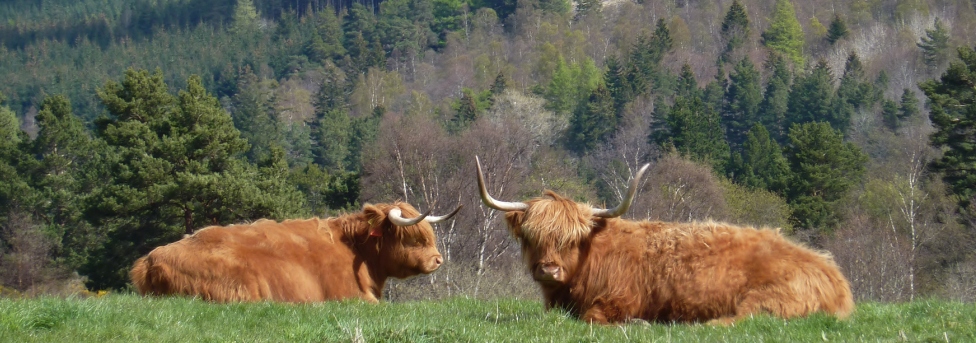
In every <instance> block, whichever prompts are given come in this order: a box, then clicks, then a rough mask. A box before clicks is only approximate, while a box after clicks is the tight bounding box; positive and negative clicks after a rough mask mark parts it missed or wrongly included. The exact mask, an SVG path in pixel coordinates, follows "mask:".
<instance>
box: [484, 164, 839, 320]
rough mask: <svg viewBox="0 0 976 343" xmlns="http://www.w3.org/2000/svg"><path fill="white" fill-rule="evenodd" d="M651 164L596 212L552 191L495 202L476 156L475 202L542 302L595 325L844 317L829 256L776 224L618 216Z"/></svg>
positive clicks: (835, 266)
mask: <svg viewBox="0 0 976 343" xmlns="http://www.w3.org/2000/svg"><path fill="white" fill-rule="evenodd" d="M647 167H648V166H647V165H645V166H644V168H642V169H641V170H640V171H638V172H637V175H636V176H635V177H634V179H633V180H632V181H631V183H630V188H629V191H628V193H627V197H626V198H625V199H624V201H623V202H622V203H621V204H620V205H619V206H617V207H616V208H614V209H600V208H594V207H592V206H590V205H588V204H579V203H576V202H573V201H571V200H569V199H566V198H564V197H562V196H559V195H558V194H556V193H554V192H551V191H547V192H546V193H545V195H546V196H545V197H542V198H536V199H532V200H529V201H528V202H524V203H523V202H504V201H498V200H495V199H493V198H492V197H491V196H490V195H488V191H487V189H486V187H485V180H484V176H482V171H481V162H480V161H478V186H479V188H480V189H481V199H482V201H483V202H484V203H485V205H487V206H488V207H491V208H494V209H497V210H501V211H506V212H507V213H506V214H505V220H506V221H507V222H508V226H509V230H510V231H511V233H512V235H513V236H515V237H516V238H517V239H518V240H519V242H520V243H521V245H522V252H523V255H524V257H525V258H526V262H527V264H528V267H529V270H530V273H531V274H532V277H533V278H534V279H535V280H536V282H537V283H538V284H539V285H540V286H541V288H542V292H543V295H544V296H545V302H546V308H552V307H560V308H563V309H565V310H567V311H569V312H571V313H572V314H574V315H575V316H577V317H579V318H580V319H582V320H584V321H588V322H596V323H619V322H626V321H629V320H633V319H643V320H647V321H656V322H711V323H713V324H723V325H727V324H731V323H733V322H734V321H736V320H739V319H742V318H746V317H749V316H751V315H753V314H759V313H768V314H771V315H775V316H779V317H783V318H790V317H797V316H804V315H808V314H810V313H814V312H826V313H829V314H832V315H834V316H837V317H839V318H845V317H847V316H848V315H849V314H850V313H851V311H852V310H853V309H854V301H853V298H852V296H851V290H850V285H849V283H848V281H847V279H846V278H844V275H843V274H841V272H840V270H839V268H838V267H837V264H835V263H834V261H833V259H832V258H831V256H830V255H828V254H827V253H824V252H817V251H814V250H811V249H809V248H806V247H803V246H800V245H798V244H795V243H792V242H790V241H789V240H787V239H786V238H784V237H783V236H782V235H780V233H779V231H777V230H769V229H762V230H757V229H754V228H748V227H738V226H733V225H727V224H721V223H715V222H707V223H669V222H659V221H629V220H623V219H618V218H616V217H618V216H620V215H621V214H623V213H625V212H626V211H627V209H628V208H629V207H630V204H631V202H632V201H633V197H634V194H635V193H636V191H637V187H638V184H639V180H640V177H641V175H642V174H643V173H644V172H645V171H646V170H647Z"/></svg>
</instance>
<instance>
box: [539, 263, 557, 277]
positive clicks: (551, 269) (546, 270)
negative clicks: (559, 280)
mask: <svg viewBox="0 0 976 343" xmlns="http://www.w3.org/2000/svg"><path fill="white" fill-rule="evenodd" d="M542 273H543V274H546V275H551V276H552V277H553V278H556V277H557V276H558V275H559V266H555V265H546V266H542Z"/></svg>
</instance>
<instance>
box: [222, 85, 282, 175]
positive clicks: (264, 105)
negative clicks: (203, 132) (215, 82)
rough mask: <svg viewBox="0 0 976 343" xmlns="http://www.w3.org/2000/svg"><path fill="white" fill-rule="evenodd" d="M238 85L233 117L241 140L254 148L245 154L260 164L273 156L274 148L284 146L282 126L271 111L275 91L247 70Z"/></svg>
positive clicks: (233, 101) (234, 98)
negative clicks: (272, 93)
mask: <svg viewBox="0 0 976 343" xmlns="http://www.w3.org/2000/svg"><path fill="white" fill-rule="evenodd" d="M237 82H238V84H237V89H238V91H237V94H235V95H234V97H233V99H232V103H233V109H232V110H231V116H232V118H233V119H234V127H235V128H237V129H238V130H239V131H240V132H241V138H244V139H245V140H247V142H248V143H249V145H250V149H248V151H247V152H246V153H245V155H246V156H247V158H248V160H250V161H251V162H252V163H257V162H258V161H262V160H264V159H267V158H269V157H270V156H271V147H272V146H273V145H280V144H281V140H282V137H281V129H280V123H279V122H278V117H277V116H276V115H275V113H274V111H273V110H272V108H271V105H272V99H271V91H270V90H269V89H266V88H267V87H265V86H264V85H263V84H262V82H261V80H260V79H259V78H258V77H257V76H256V75H254V73H251V72H250V70H249V69H245V71H244V72H243V73H242V74H241V76H240V78H239V79H238V81H237Z"/></svg>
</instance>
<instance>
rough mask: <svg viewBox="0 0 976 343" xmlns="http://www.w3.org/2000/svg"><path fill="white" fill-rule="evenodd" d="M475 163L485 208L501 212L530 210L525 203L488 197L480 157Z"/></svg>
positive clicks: (476, 158)
mask: <svg viewBox="0 0 976 343" xmlns="http://www.w3.org/2000/svg"><path fill="white" fill-rule="evenodd" d="M474 161H475V162H476V163H477V164H478V189H480V190H481V202H483V203H485V206H488V207H491V208H493V209H496V210H499V211H506V212H507V211H525V210H527V209H529V204H526V203H524V202H507V201H498V200H495V198H492V197H491V195H488V188H487V187H485V177H484V175H483V174H484V173H482V172H481V159H479V158H478V156H475V157H474Z"/></svg>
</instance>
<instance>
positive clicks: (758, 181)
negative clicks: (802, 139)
mask: <svg viewBox="0 0 976 343" xmlns="http://www.w3.org/2000/svg"><path fill="white" fill-rule="evenodd" d="M733 156H734V158H733V161H732V162H731V163H730V168H729V169H730V174H731V175H732V179H733V180H735V182H737V183H739V184H741V185H745V186H747V187H750V188H754V189H765V190H769V191H772V192H776V193H779V194H781V195H783V194H785V192H786V190H787V185H788V184H789V179H790V166H789V162H787V160H786V157H784V156H783V150H782V148H781V147H780V146H779V144H776V141H774V140H773V139H772V137H770V136H769V131H766V128H765V127H764V126H762V125H761V124H758V123H757V124H755V125H754V126H753V127H752V129H751V130H749V132H748V133H747V134H746V139H745V142H744V143H743V145H742V153H735V154H733Z"/></svg>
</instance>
